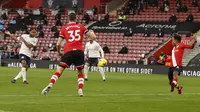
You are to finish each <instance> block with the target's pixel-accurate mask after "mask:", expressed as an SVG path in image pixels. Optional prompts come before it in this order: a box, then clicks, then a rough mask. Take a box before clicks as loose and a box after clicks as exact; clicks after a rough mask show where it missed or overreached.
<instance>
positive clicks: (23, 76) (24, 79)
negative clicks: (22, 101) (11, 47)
mask: <svg viewBox="0 0 200 112" xmlns="http://www.w3.org/2000/svg"><path fill="white" fill-rule="evenodd" d="M21 74H22V78H23V82H24V81H26V68H25V67H22V71H21Z"/></svg>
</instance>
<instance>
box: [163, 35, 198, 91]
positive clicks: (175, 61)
mask: <svg viewBox="0 0 200 112" xmlns="http://www.w3.org/2000/svg"><path fill="white" fill-rule="evenodd" d="M195 42H196V38H194V39H193V40H192V41H191V42H190V43H189V45H186V44H184V43H182V42H181V36H179V35H174V37H173V38H172V44H173V46H174V48H173V50H172V58H171V59H170V60H165V61H168V62H169V61H170V68H169V72H168V78H169V84H170V86H171V92H173V91H174V88H177V89H178V94H181V93H182V88H183V86H179V85H178V76H179V75H180V74H181V72H182V70H183V68H182V58H183V54H184V50H185V49H193V47H194V44H195Z"/></svg>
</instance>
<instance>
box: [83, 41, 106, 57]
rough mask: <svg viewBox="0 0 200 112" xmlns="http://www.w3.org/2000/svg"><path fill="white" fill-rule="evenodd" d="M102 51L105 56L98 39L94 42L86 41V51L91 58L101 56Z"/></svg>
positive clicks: (102, 55)
mask: <svg viewBox="0 0 200 112" xmlns="http://www.w3.org/2000/svg"><path fill="white" fill-rule="evenodd" d="M100 52H101V57H104V52H103V49H102V48H101V46H100V45H99V44H98V43H97V42H96V41H93V43H92V44H91V43H90V42H87V43H86V45H85V52H84V53H85V54H88V57H89V58H99V57H100Z"/></svg>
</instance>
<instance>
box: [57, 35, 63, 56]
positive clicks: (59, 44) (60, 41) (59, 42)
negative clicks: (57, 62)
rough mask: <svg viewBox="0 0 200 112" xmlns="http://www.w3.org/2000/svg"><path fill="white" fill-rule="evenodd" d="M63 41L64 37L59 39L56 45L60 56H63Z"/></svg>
mask: <svg viewBox="0 0 200 112" xmlns="http://www.w3.org/2000/svg"><path fill="white" fill-rule="evenodd" d="M62 41H63V37H59V38H58V40H57V43H56V48H57V51H58V54H59V55H60V56H62V55H63V54H62V52H61V43H62Z"/></svg>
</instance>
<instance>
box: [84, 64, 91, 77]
mask: <svg viewBox="0 0 200 112" xmlns="http://www.w3.org/2000/svg"><path fill="white" fill-rule="evenodd" d="M89 68H90V64H89V62H86V63H85V66H84V77H85V81H88V71H89Z"/></svg>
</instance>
